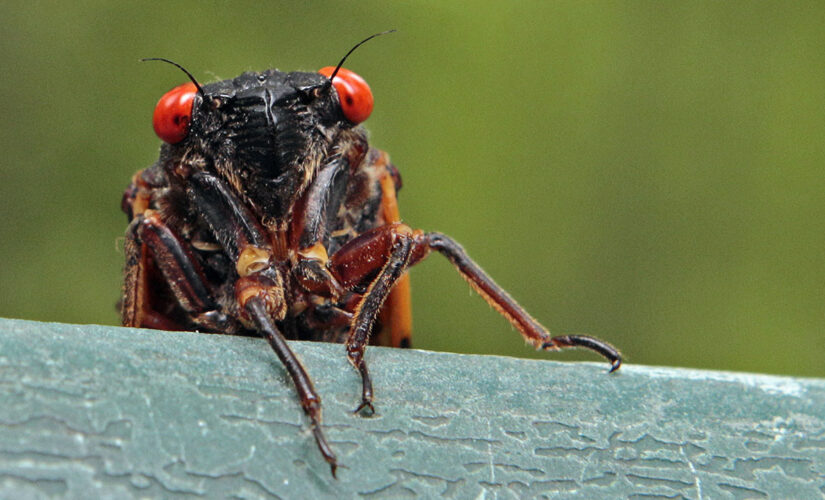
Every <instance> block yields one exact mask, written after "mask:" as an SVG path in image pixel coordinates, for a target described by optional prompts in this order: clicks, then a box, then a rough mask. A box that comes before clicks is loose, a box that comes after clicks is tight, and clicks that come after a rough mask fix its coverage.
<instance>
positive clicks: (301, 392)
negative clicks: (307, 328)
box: [245, 295, 338, 477]
mask: <svg viewBox="0 0 825 500" xmlns="http://www.w3.org/2000/svg"><path fill="white" fill-rule="evenodd" d="M245 309H246V311H247V312H248V313H249V315H250V317H252V319H253V320H254V321H255V323H256V324H257V325H258V329H259V330H260V332H261V333H262V334H263V336H264V337H265V338H266V340H267V341H268V342H269V345H270V346H272V349H273V350H274V351H275V354H276V355H277V356H278V359H280V360H281V363H283V365H284V367H285V368H286V371H287V373H289V376H290V378H292V382H293V383H294V384H295V389H296V390H297V392H298V397H299V398H300V400H301V407H302V408H303V409H304V413H306V415H307V417H308V418H309V421H310V428H311V429H312V434H313V436H314V437H315V442H316V443H317V444H318V449H319V450H320V451H321V455H323V457H324V460H326V462H327V463H328V464H329V466H330V469H332V477H335V471H336V469H337V468H338V461H337V458H336V457H335V453H334V452H333V451H332V448H331V447H330V446H329V443H327V440H326V437H325V436H324V432H323V429H322V428H321V398H320V397H319V396H318V393H317V392H315V387H313V385H312V380H310V378H309V375H307V372H306V370H305V369H304V367H303V365H302V364H301V362H300V361H299V360H298V358H297V357H296V356H295V353H293V352H292V349H290V348H289V345H288V344H287V343H286V340H284V336H283V335H281V332H280V331H278V328H277V327H276V326H275V323H274V322H273V321H272V318H271V317H270V315H269V313H268V311H267V306H266V301H265V299H264V298H263V297H261V296H260V295H256V296H253V297H251V298H249V299H248V300H247V301H246V304H245Z"/></svg>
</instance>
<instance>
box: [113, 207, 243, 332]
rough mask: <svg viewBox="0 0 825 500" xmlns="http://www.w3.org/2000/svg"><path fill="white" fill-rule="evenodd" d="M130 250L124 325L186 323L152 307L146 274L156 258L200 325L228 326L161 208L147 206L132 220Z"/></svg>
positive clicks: (182, 304) (184, 306)
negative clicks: (149, 208) (162, 215)
mask: <svg viewBox="0 0 825 500" xmlns="http://www.w3.org/2000/svg"><path fill="white" fill-rule="evenodd" d="M126 254H127V259H126V261H127V262H126V280H127V284H126V287H125V290H126V292H125V293H124V297H123V306H122V320H123V324H124V325H127V326H139V327H140V326H142V327H150V328H164V329H180V328H181V327H183V326H185V325H178V324H176V323H175V322H174V321H173V320H171V319H168V318H165V317H164V316H163V315H161V314H158V313H156V312H154V311H152V310H151V306H150V304H149V299H148V297H147V296H146V294H147V291H148V287H149V286H150V284H149V283H148V280H147V276H146V274H147V267H148V266H149V262H148V259H152V260H153V261H154V264H155V267H157V269H158V270H159V271H160V273H161V274H162V275H163V278H164V282H165V283H167V284H168V286H169V288H170V289H171V291H172V294H173V295H174V297H175V299H176V301H177V303H178V305H180V307H181V308H182V309H183V310H184V312H186V314H187V315H188V317H190V318H191V319H192V321H193V322H194V323H195V324H196V325H198V326H202V327H204V328H208V329H212V330H216V331H220V329H221V328H224V327H226V326H227V321H228V320H227V318H226V316H225V315H224V314H223V313H221V312H220V311H219V307H218V306H217V304H215V302H214V301H213V300H212V298H211V295H210V291H209V289H208V287H207V285H206V279H205V278H204V275H203V271H202V270H201V268H200V266H199V265H198V263H197V261H196V260H195V258H194V256H193V255H192V254H191V253H190V251H189V250H188V248H187V247H186V246H184V245H183V244H182V242H181V240H180V238H179V237H178V236H177V235H176V234H175V233H174V232H173V231H172V230H171V229H170V228H169V227H168V226H167V225H166V224H165V223H164V222H163V221H162V220H161V218H160V215H159V214H158V213H157V212H155V211H154V210H146V211H144V212H143V214H141V215H138V216H137V217H136V218H135V219H134V220H133V221H132V223H131V225H130V226H129V230H128V231H127V244H126Z"/></svg>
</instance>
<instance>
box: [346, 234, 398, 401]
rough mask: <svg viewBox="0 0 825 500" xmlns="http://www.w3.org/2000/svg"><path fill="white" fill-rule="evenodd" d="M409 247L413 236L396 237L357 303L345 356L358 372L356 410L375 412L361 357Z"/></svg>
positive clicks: (367, 375) (368, 379) (396, 279)
mask: <svg viewBox="0 0 825 500" xmlns="http://www.w3.org/2000/svg"><path fill="white" fill-rule="evenodd" d="M411 250H412V240H411V238H410V237H409V236H408V235H401V236H400V237H399V238H397V240H396V241H395V242H394V244H393V245H392V251H391V253H390V256H389V258H388V259H387V263H386V264H385V265H384V267H383V268H382V269H381V271H380V272H379V273H378V276H377V277H376V278H375V280H373V282H372V283H371V284H370V286H369V288H368V289H367V292H366V294H365V295H364V299H363V300H362V301H361V303H360V304H359V305H358V309H357V314H356V316H355V321H354V322H353V325H352V329H351V330H350V336H349V338H348V339H347V357H348V358H349V360H350V362H351V363H352V364H353V366H355V368H356V369H357V370H358V372H359V373H360V374H361V404H360V405H358V408H356V409H355V413H360V412H361V411H362V410H364V409H369V412H370V414H373V413H375V407H374V406H373V405H372V399H373V392H372V379H371V378H370V374H369V370H368V369H367V363H366V361H365V360H364V350H365V349H366V346H367V342H368V341H369V334H370V332H371V331H372V326H373V323H374V322H375V318H376V317H377V316H378V312H379V311H380V310H381V306H382V305H383V304H384V300H386V298H387V296H388V295H389V294H390V291H391V290H392V287H393V285H395V283H396V281H398V278H400V277H401V275H402V274H403V272H404V271H405V270H406V268H407V265H408V263H409V260H410V253H411Z"/></svg>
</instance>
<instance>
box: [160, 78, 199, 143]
mask: <svg viewBox="0 0 825 500" xmlns="http://www.w3.org/2000/svg"><path fill="white" fill-rule="evenodd" d="M197 92H198V88H197V87H196V86H195V84H194V83H192V82H187V83H184V84H183V85H178V86H177V87H175V88H173V89H172V90H170V91H169V92H167V93H165V94H163V97H161V98H160V100H159V101H158V105H157V106H155V114H154V115H153V116H152V125H154V127H155V133H156V134H158V137H160V138H161V140H163V142H167V143H169V144H177V143H178V142H180V141H182V140H184V139H185V138H186V134H188V133H189V120H191V119H192V101H193V100H194V99H195V94H196V93H197Z"/></svg>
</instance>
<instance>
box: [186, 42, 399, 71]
mask: <svg viewBox="0 0 825 500" xmlns="http://www.w3.org/2000/svg"><path fill="white" fill-rule="evenodd" d="M394 32H395V30H387V31H382V32H381V33H376V34H374V35H372V36H368V37H367V38H365V39H363V40H361V41H360V42H358V43H356V44H355V47H353V48H351V49H349V52H347V55H345V56H344V58H343V59H341V62H339V63H338V66H336V67H335V71H333V72H332V74H331V75H330V76H329V81H330V83H332V79H333V78H335V75H337V74H338V70H339V69H341V66H343V65H344V61H346V60H347V57H349V56H350V54H352V53H353V52H355V49H357V48H358V47H360V46H362V45H364V44H365V43H367V42H369V41H370V40H372V39H373V38H375V37H377V36H381V35H386V34H388V33H394ZM172 64H174V63H172ZM181 69H183V68H181ZM184 71H186V70H184Z"/></svg>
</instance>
